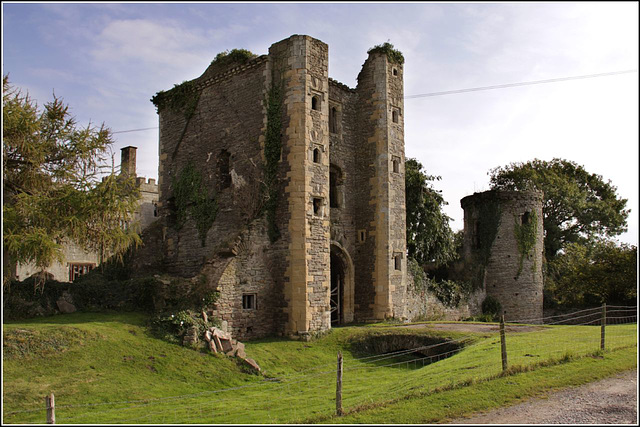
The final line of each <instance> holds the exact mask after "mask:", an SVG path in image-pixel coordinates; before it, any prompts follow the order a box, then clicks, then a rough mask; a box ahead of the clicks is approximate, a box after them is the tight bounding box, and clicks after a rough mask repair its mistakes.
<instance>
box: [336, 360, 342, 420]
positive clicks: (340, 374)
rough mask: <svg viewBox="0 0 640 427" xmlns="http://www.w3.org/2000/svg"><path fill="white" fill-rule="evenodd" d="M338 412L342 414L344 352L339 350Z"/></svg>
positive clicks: (339, 414)
mask: <svg viewBox="0 0 640 427" xmlns="http://www.w3.org/2000/svg"><path fill="white" fill-rule="evenodd" d="M336 414H337V415H338V416H339V417H341V416H342V353H341V352H338V376H337V379H336Z"/></svg>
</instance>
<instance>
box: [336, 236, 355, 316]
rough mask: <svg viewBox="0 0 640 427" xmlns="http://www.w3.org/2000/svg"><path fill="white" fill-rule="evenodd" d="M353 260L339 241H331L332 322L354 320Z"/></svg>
mask: <svg viewBox="0 0 640 427" xmlns="http://www.w3.org/2000/svg"><path fill="white" fill-rule="evenodd" d="M354 288H355V286H354V272H353V262H352V261H351V257H350V256H349V254H348V253H347V251H346V250H345V249H344V248H343V247H342V246H341V245H340V244H339V243H337V242H334V241H332V242H331V294H330V305H331V324H332V325H340V324H344V323H351V322H353V317H354V305H353V304H354V303H353V301H354Z"/></svg>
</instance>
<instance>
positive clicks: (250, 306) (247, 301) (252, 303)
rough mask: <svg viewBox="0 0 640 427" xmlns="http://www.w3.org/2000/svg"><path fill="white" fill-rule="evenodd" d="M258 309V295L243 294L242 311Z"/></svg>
mask: <svg viewBox="0 0 640 427" xmlns="http://www.w3.org/2000/svg"><path fill="white" fill-rule="evenodd" d="M256 308H257V305H256V294H243V295H242V309H243V310H255V309H256Z"/></svg>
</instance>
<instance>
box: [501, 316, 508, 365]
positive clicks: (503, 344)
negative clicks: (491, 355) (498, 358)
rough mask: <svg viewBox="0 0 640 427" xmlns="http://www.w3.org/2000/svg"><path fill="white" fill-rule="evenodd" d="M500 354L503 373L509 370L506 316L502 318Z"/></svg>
mask: <svg viewBox="0 0 640 427" xmlns="http://www.w3.org/2000/svg"><path fill="white" fill-rule="evenodd" d="M500 352H501V353H502V371H506V370H507V341H506V339H505V336H504V314H503V315H502V316H500Z"/></svg>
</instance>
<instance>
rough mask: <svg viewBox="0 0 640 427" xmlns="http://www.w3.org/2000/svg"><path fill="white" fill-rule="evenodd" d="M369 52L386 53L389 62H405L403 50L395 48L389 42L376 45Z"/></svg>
mask: <svg viewBox="0 0 640 427" xmlns="http://www.w3.org/2000/svg"><path fill="white" fill-rule="evenodd" d="M367 53H368V54H370V53H384V54H385V55H387V59H388V60H389V62H391V63H394V64H404V56H403V55H402V52H400V51H399V50H397V49H395V48H394V47H393V45H392V44H391V43H389V42H386V43H383V44H378V45H375V46H374V47H372V48H371V49H369V50H368V51H367Z"/></svg>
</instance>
